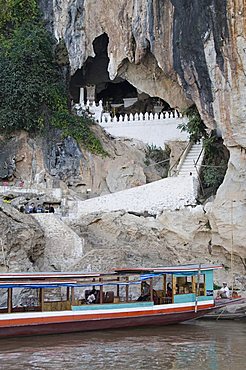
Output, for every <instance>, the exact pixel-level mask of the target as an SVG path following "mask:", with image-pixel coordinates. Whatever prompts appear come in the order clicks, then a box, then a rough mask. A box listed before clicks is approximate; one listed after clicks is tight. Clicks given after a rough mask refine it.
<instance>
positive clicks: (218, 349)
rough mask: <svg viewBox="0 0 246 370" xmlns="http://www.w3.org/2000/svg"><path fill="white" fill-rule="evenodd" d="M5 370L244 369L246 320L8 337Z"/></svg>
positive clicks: (2, 360)
mask: <svg viewBox="0 0 246 370" xmlns="http://www.w3.org/2000/svg"><path fill="white" fill-rule="evenodd" d="M0 369H3V370H12V369H14V370H24V369H25V370H29V369H37V370H39V369H42V370H48V369H59V370H61V369H62V370H63V369H73V370H78V369H89V370H97V369H103V370H104V369H105V370H107V369H117V370H128V369H129V370H130V369H134V370H142V369H143V370H145V369H146V370H152V369H153V370H155V369H175V370H176V369H182V370H190V369H192V370H207V369H211V370H220V369H222V370H226V369H230V370H244V369H246V322H245V321H207V320H206V321H205V320H204V321H203V320H199V321H194V322H188V323H184V324H179V325H172V326H163V327H159V328H137V329H124V330H110V331H98V332H90V333H89V332H88V333H76V334H62V335H49V336H37V337H26V338H11V339H7V340H5V339H2V340H0Z"/></svg>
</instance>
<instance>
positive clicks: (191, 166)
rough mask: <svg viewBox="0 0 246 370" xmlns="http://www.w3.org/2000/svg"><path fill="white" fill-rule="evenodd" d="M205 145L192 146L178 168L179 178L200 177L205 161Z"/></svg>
mask: <svg viewBox="0 0 246 370" xmlns="http://www.w3.org/2000/svg"><path fill="white" fill-rule="evenodd" d="M203 155H204V153H203V144H202V142H200V143H197V144H192V145H191V146H190V147H189V150H188V151H187V152H186V153H184V157H183V160H182V159H181V161H180V165H179V167H178V176H194V177H198V174H199V172H200V169H201V164H202V160H203Z"/></svg>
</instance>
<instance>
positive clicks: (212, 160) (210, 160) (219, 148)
mask: <svg viewBox="0 0 246 370" xmlns="http://www.w3.org/2000/svg"><path fill="white" fill-rule="evenodd" d="M204 149H205V154H204V160H203V163H204V167H202V171H201V179H202V183H203V187H204V190H205V192H206V195H207V196H210V195H212V194H215V193H216V191H217V189H218V187H219V186H220V185H221V184H222V182H223V180H224V177H225V173H226V170H227V163H228V160H229V152H228V150H227V149H226V147H225V146H224V145H223V141H222V139H221V138H217V137H216V136H215V135H212V136H211V137H210V138H207V139H205V140H204Z"/></svg>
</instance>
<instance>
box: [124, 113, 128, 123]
mask: <svg viewBox="0 0 246 370" xmlns="http://www.w3.org/2000/svg"><path fill="white" fill-rule="evenodd" d="M124 122H128V115H127V114H125V115H124Z"/></svg>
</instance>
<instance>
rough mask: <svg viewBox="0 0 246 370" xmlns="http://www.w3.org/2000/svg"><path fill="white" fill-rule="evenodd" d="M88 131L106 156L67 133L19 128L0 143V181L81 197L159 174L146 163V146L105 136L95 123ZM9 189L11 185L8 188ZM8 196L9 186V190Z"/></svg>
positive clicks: (154, 178) (29, 188)
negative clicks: (32, 132) (30, 131)
mask: <svg viewBox="0 0 246 370" xmlns="http://www.w3.org/2000/svg"><path fill="white" fill-rule="evenodd" d="M93 128H94V131H95V132H96V134H97V136H100V140H101V141H102V143H103V147H104V150H105V153H107V154H106V156H104V157H103V156H101V155H95V154H92V153H90V152H88V151H87V150H85V149H84V147H83V146H82V145H80V144H79V143H77V142H76V140H74V139H73V138H72V137H67V138H65V139H64V138H62V136H61V133H59V132H57V131H55V130H53V131H50V132H49V136H48V137H38V136H36V137H34V136H29V135H28V134H27V133H25V132H19V133H16V135H15V136H13V137H11V138H9V139H6V138H5V139H4V140H2V141H1V142H0V150H2V153H3V154H2V155H1V157H0V180H1V178H2V181H3V183H4V185H10V186H13V185H15V186H17V187H22V188H25V189H28V192H29V193H30V196H29V198H32V197H33V195H32V194H31V193H32V189H39V192H40V195H41V194H43V193H45V192H47V193H48V191H49V190H50V189H51V190H52V189H53V191H54V189H62V190H63V192H64V196H65V195H68V194H70V195H74V196H75V197H76V196H77V197H79V198H80V199H83V197H84V198H86V197H87V195H88V189H90V194H91V195H94V196H95V195H100V194H102V193H103V194H105V193H110V192H115V191H119V190H123V189H126V188H130V187H133V186H137V185H142V184H145V183H146V182H149V181H154V180H158V179H159V178H160V176H159V173H158V171H157V170H156V169H155V167H154V166H153V163H154V162H153V161H149V162H150V163H149V164H152V166H149V167H148V166H146V164H145V160H146V146H145V145H144V144H143V143H141V142H138V141H136V140H135V141H134V140H130V139H114V138H112V137H109V135H107V134H106V133H105V132H104V131H103V130H102V129H101V128H100V127H99V126H97V125H95V126H94V127H93ZM12 192H13V189H12ZM9 193H10V194H11V189H10V191H9Z"/></svg>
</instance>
